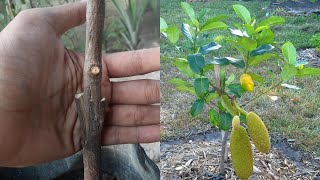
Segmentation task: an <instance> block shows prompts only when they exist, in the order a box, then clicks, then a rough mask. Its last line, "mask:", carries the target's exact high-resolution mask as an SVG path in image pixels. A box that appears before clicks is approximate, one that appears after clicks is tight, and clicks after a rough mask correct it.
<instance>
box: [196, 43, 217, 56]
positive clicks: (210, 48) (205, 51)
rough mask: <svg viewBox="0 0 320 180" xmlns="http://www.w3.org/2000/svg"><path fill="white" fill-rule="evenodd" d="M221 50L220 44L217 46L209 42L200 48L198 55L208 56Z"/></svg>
mask: <svg viewBox="0 0 320 180" xmlns="http://www.w3.org/2000/svg"><path fill="white" fill-rule="evenodd" d="M220 48H221V45H220V44H217V43H214V42H210V43H208V44H206V45H204V46H201V47H200V51H199V53H201V54H208V53H210V52H212V51H214V50H217V49H220Z"/></svg>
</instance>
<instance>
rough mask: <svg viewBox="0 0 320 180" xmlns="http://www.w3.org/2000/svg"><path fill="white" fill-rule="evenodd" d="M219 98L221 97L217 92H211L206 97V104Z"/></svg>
mask: <svg viewBox="0 0 320 180" xmlns="http://www.w3.org/2000/svg"><path fill="white" fill-rule="evenodd" d="M217 97H219V94H218V93H216V92H215V91H209V93H208V94H207V96H206V97H205V100H206V102H210V101H212V100H213V99H215V98H217Z"/></svg>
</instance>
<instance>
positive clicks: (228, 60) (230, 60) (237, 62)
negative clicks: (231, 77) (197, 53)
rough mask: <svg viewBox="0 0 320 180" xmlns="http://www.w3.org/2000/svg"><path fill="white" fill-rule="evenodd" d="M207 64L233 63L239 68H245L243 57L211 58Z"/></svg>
mask: <svg viewBox="0 0 320 180" xmlns="http://www.w3.org/2000/svg"><path fill="white" fill-rule="evenodd" d="M206 64H219V65H229V64H232V65H233V66H235V67H238V68H244V67H245V63H244V62H243V60H242V59H235V58H232V57H222V58H213V59H209V60H208V61H207V62H206Z"/></svg>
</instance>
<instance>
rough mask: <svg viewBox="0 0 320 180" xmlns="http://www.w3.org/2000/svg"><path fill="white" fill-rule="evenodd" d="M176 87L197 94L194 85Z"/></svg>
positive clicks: (181, 90)
mask: <svg viewBox="0 0 320 180" xmlns="http://www.w3.org/2000/svg"><path fill="white" fill-rule="evenodd" d="M176 89H177V90H178V91H180V92H187V93H190V94H192V95H195V96H196V92H195V90H194V88H193V86H186V85H179V86H177V87H176Z"/></svg>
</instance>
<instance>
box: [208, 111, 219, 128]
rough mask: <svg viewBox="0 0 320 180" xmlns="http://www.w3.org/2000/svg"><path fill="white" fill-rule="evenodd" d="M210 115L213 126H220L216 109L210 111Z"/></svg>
mask: <svg viewBox="0 0 320 180" xmlns="http://www.w3.org/2000/svg"><path fill="white" fill-rule="evenodd" d="M208 114H209V119H210V123H211V124H212V125H213V126H218V124H219V114H218V113H217V112H216V111H215V110H214V109H210V110H209V111H208Z"/></svg>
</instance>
